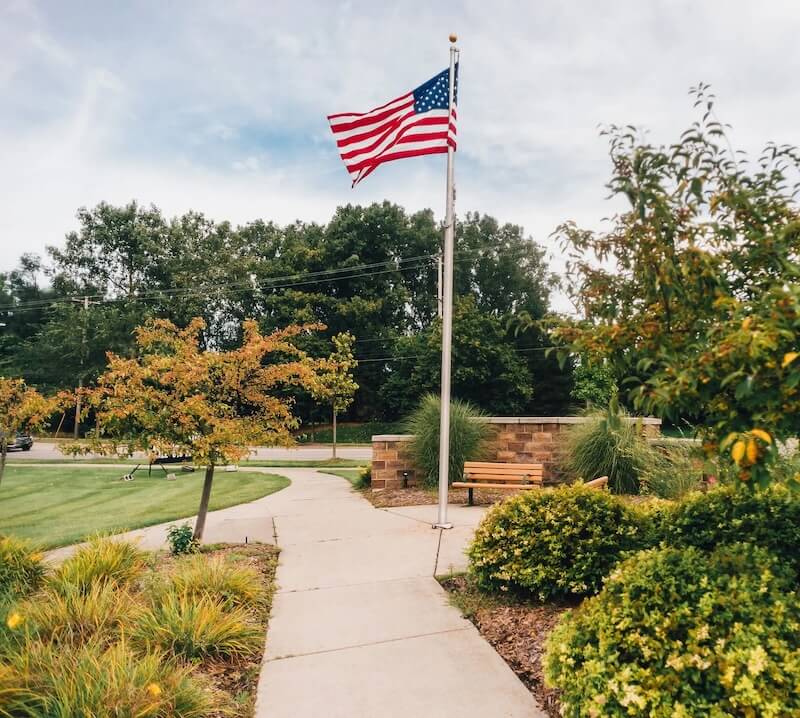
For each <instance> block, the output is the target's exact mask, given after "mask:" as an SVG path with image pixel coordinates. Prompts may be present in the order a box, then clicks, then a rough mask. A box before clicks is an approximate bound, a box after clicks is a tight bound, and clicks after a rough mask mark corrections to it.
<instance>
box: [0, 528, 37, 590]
mask: <svg viewBox="0 0 800 718" xmlns="http://www.w3.org/2000/svg"><path fill="white" fill-rule="evenodd" d="M43 558H44V556H43V554H42V553H41V552H40V551H39V550H38V549H36V547H34V546H33V545H32V544H30V543H29V542H27V541H23V540H21V539H17V538H14V537H12V536H0V597H2V596H4V595H7V596H11V597H13V596H23V595H25V594H28V593H31V592H32V591H35V590H36V589H37V588H38V587H39V586H40V585H41V583H42V581H43V580H44V576H45V566H44V564H43V563H42V559H43Z"/></svg>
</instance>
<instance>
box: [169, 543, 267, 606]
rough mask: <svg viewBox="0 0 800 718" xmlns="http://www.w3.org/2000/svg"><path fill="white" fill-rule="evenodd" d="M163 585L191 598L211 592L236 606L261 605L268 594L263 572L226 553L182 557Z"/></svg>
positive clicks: (228, 603) (220, 599)
mask: <svg viewBox="0 0 800 718" xmlns="http://www.w3.org/2000/svg"><path fill="white" fill-rule="evenodd" d="M163 588H164V590H167V591H170V592H172V593H173V594H177V595H186V596H188V597H190V598H194V597H202V596H207V597H210V598H213V599H214V600H216V601H217V602H219V603H222V604H224V605H225V606H229V607H232V608H246V609H257V608H258V607H259V606H261V605H263V603H264V601H265V598H266V594H265V591H264V585H263V579H262V576H261V574H260V573H259V572H258V571H257V570H256V569H255V568H252V567H247V566H236V565H235V564H234V563H233V562H231V561H230V560H228V559H227V558H226V557H224V556H214V557H207V556H203V555H199V556H191V557H188V558H185V559H182V560H181V561H179V562H178V564H177V566H176V567H175V568H174V569H173V571H172V572H171V573H170V575H169V576H168V577H167V580H166V583H165V585H164V587H163Z"/></svg>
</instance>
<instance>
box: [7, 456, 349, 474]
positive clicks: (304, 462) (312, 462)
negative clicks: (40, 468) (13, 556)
mask: <svg viewBox="0 0 800 718" xmlns="http://www.w3.org/2000/svg"><path fill="white" fill-rule="evenodd" d="M137 463H138V464H140V465H141V466H143V467H144V469H145V470H147V462H146V461H144V462H138V461H137V460H136V459H97V458H90V459H86V458H76V459H73V458H68V457H65V458H63V459H17V458H16V456H15V457H14V458H9V459H8V464H7V465H8V466H25V465H26V464H53V465H58V466H71V465H81V464H88V465H92V464H115V465H116V464H119V465H120V466H121V467H125V466H131V467H133V466H136V464H137ZM239 465H240V466H242V467H248V466H261V467H264V466H266V467H273V468H284V469H285V468H296V469H314V468H317V467H320V466H345V467H349V466H363V465H364V459H272V460H267V459H253V460H249V459H245V460H243V461H241V462H239ZM166 468H167V469H168V470H169V471H179V470H180V467H178V466H169V465H168V466H167V467H166ZM115 471H117V469H115ZM156 471H158V472H159V473H160V474H161V475H162V476H163V475H164V472H163V471H162V470H161V469H160V468H159V467H157V466H154V467H153V472H156ZM137 475H138V474H137Z"/></svg>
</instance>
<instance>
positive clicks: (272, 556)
mask: <svg viewBox="0 0 800 718" xmlns="http://www.w3.org/2000/svg"><path fill="white" fill-rule="evenodd" d="M279 553H280V551H279V549H278V548H277V547H275V546H271V545H269V544H259V543H255V544H210V545H207V546H204V547H203V548H202V554H203V555H204V556H208V557H212V556H227V557H228V559H229V560H232V561H234V562H235V563H236V564H237V565H238V566H242V567H245V566H248V567H253V568H255V569H256V570H257V571H259V573H261V575H262V576H263V577H264V588H265V591H266V594H265V600H264V603H263V605H262V606H261V607H260V609H259V611H258V613H257V615H256V616H255V618H256V621H257V623H258V625H259V627H260V628H262V629H263V634H264V637H265V639H266V634H267V624H268V623H269V616H270V611H271V608H272V598H273V595H274V593H275V571H276V570H277V567H278V554H279ZM175 560H176V559H175V558H173V557H172V556H170V555H169V554H164V553H159V554H157V555H156V558H155V565H154V568H155V570H156V571H159V572H160V571H169V569H170V568H171V566H172V565H173V564H174V563H175ZM263 653H264V646H263V645H262V647H261V651H260V653H258V655H255V656H250V657H247V658H242V659H236V660H233V659H231V660H205V661H202V662H200V663H198V664H197V668H196V670H197V672H198V673H199V674H202V675H204V676H206V677H207V678H209V679H210V681H211V683H212V684H213V686H214V688H216V689H218V690H220V691H224V692H225V693H226V694H228V695H229V696H230V700H229V701H226V703H228V704H229V705H227V706H226V711H225V712H218V713H211V714H209V715H208V716H207V718H231V717H232V716H233V717H235V718H250V716H252V715H253V709H254V706H255V700H256V687H257V685H258V676H259V673H260V671H261V660H262V656H263Z"/></svg>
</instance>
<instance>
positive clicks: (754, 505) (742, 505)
mask: <svg viewBox="0 0 800 718" xmlns="http://www.w3.org/2000/svg"><path fill="white" fill-rule="evenodd" d="M659 525H660V539H661V540H662V541H663V542H664V543H665V544H666V545H669V546H696V547H698V548H701V549H705V550H707V551H710V550H712V549H714V548H716V547H717V546H720V545H722V544H730V543H736V542H738V541H747V542H749V543H752V544H755V545H756V546H761V547H762V548H765V549H767V550H768V551H770V552H771V553H773V554H774V555H775V556H777V557H778V558H779V559H780V561H781V562H783V563H785V564H787V565H791V566H794V567H795V568H796V569H797V568H800V496H798V495H797V494H795V493H793V492H792V491H790V490H789V489H787V488H786V487H785V486H780V485H774V486H772V487H770V488H769V489H767V490H765V491H759V492H753V491H742V490H741V489H740V488H739V487H732V486H731V487H720V488H716V489H713V490H712V491H709V492H708V493H705V494H701V493H695V494H691V495H690V496H688V497H687V498H685V499H684V500H683V501H681V502H679V503H677V504H675V505H674V506H673V507H672V508H670V509H669V510H667V511H665V512H664V513H662V514H661V516H660V521H659Z"/></svg>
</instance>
